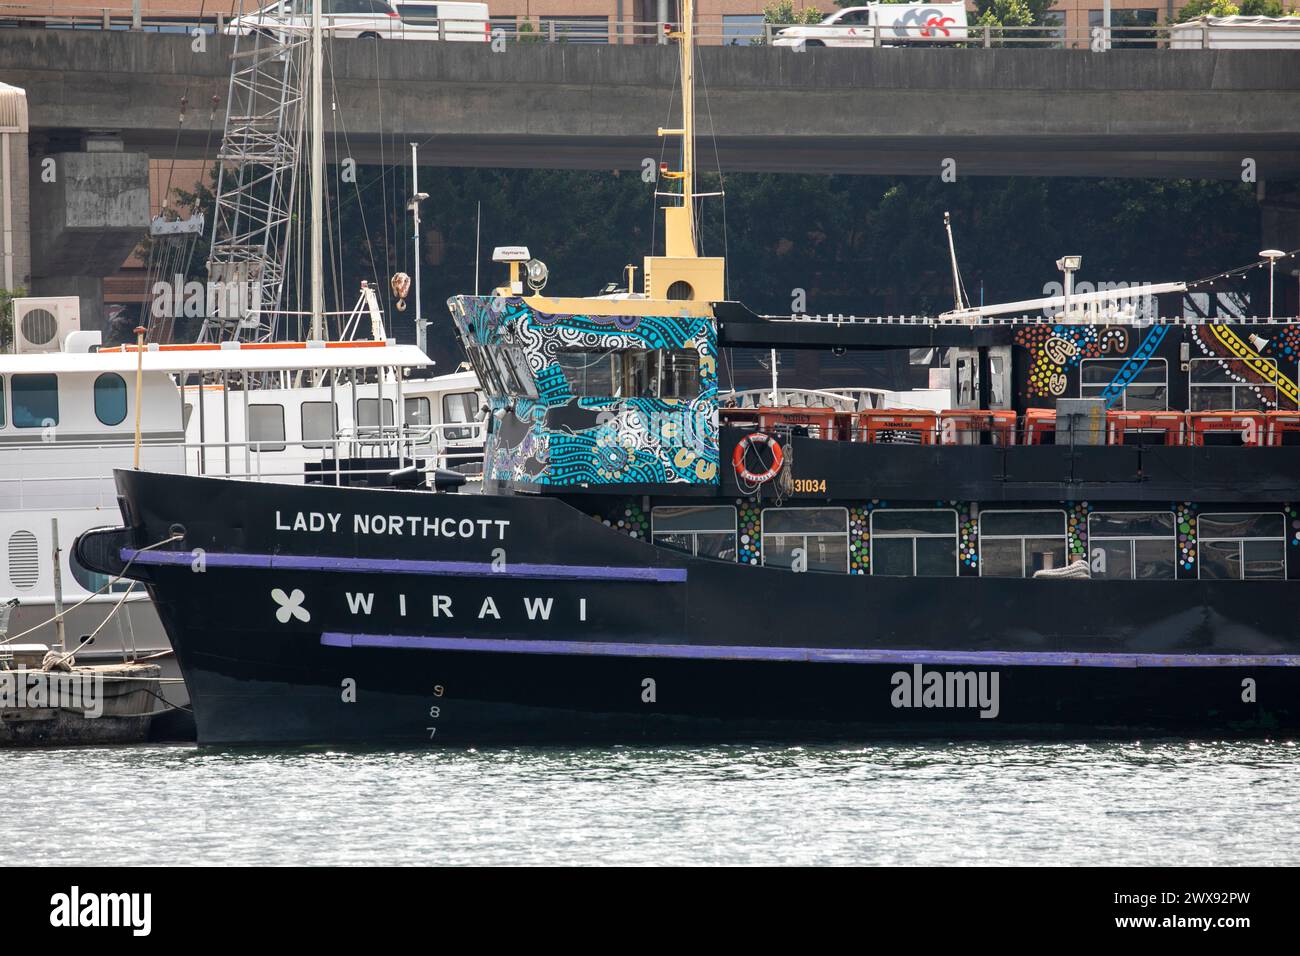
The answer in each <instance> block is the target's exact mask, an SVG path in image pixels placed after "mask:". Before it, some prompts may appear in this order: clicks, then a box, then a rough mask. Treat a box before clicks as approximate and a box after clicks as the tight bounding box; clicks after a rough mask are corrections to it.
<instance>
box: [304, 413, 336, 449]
mask: <svg viewBox="0 0 1300 956" xmlns="http://www.w3.org/2000/svg"><path fill="white" fill-rule="evenodd" d="M298 415H299V419H300V422H301V425H302V446H303V447H304V448H326V447H328V446H330V445H332V444H333V443H334V436H335V435H336V434H337V433H338V413H337V411H336V410H335V408H334V403H333V402H303V403H302V407H301V408H300V409H299V411H298Z"/></svg>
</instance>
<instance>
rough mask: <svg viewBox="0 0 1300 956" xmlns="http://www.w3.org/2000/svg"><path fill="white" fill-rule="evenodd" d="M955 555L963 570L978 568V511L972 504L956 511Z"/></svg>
mask: <svg viewBox="0 0 1300 956" xmlns="http://www.w3.org/2000/svg"><path fill="white" fill-rule="evenodd" d="M957 557H958V559H959V560H960V561H961V566H962V569H963V570H967V569H969V570H971V571H978V570H979V560H980V559H979V512H978V511H977V510H976V507H975V505H973V504H967V505H965V506H964V507H963V508H962V509H961V510H959V511H958V512H957Z"/></svg>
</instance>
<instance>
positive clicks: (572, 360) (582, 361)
mask: <svg viewBox="0 0 1300 956" xmlns="http://www.w3.org/2000/svg"><path fill="white" fill-rule="evenodd" d="M615 355H616V353H614V352H608V351H606V352H567V351H566V352H559V353H557V354H556V356H555V360H556V362H557V363H559V366H560V371H562V372H563V373H564V380H565V381H566V382H568V383H569V388H570V390H571V391H572V392H573V394H574V395H576V396H578V397H579V398H613V397H614V395H615V392H614V380H615V375H614V365H615V362H616V359H615Z"/></svg>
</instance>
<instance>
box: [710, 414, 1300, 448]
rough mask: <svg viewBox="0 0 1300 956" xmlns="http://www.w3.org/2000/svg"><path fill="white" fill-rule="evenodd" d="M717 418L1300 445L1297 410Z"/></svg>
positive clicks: (928, 434)
mask: <svg viewBox="0 0 1300 956" xmlns="http://www.w3.org/2000/svg"><path fill="white" fill-rule="evenodd" d="M718 420H719V423H720V424H722V425H725V426H731V427H733V428H739V429H742V430H745V431H761V432H765V433H768V434H772V435H774V436H776V437H777V438H778V440H780V439H786V440H788V439H790V438H816V439H822V440H825V441H841V442H858V443H866V444H876V445H995V446H999V447H1003V448H1005V447H1009V446H1013V445H1030V446H1040V445H1072V446H1094V445H1111V446H1130V447H1152V446H1165V447H1170V446H1176V447H1192V448H1201V447H1208V446H1232V447H1243V448H1273V447H1282V446H1291V445H1300V412H1296V411H1261V410H1251V409H1236V410H1226V411H1193V412H1183V411H1115V410H1112V411H1101V412H1099V413H1098V414H1095V415H1073V416H1069V417H1068V418H1066V419H1065V420H1064V421H1062V422H1061V423H1060V424H1059V425H1058V421H1057V412H1056V409H1054V408H1031V409H1029V410H1028V411H1027V412H1025V413H1024V414H1023V415H1018V414H1017V413H1016V412H1014V411H1011V410H980V409H950V410H945V411H940V412H935V411H929V410H923V409H907V408H875V409H870V410H864V411H844V410H842V409H838V408H835V407H832V406H829V405H827V406H823V407H813V406H801V407H794V406H780V407H774V406H766V407H764V406H755V407H747V408H720V409H718Z"/></svg>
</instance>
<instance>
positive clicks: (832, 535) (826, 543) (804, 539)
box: [762, 508, 849, 574]
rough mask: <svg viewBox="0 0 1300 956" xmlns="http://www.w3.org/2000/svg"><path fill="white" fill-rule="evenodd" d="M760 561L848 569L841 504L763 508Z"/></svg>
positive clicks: (799, 567) (806, 567)
mask: <svg viewBox="0 0 1300 956" xmlns="http://www.w3.org/2000/svg"><path fill="white" fill-rule="evenodd" d="M762 521H763V525H762V542H763V564H765V565H767V566H768V567H776V568H790V569H791V570H807V571H836V572H839V573H840V574H847V573H848V571H849V513H848V510H847V509H845V508H767V509H764V511H763V519H762Z"/></svg>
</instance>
